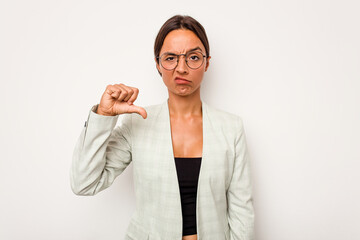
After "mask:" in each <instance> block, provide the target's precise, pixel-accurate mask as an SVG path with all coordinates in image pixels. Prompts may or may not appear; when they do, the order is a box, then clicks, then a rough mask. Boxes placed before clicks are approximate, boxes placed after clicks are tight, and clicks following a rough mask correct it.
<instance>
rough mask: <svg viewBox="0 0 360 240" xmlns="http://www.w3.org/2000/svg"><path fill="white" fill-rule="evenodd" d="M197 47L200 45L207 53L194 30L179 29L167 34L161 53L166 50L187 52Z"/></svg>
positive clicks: (177, 52) (178, 52)
mask: <svg viewBox="0 0 360 240" xmlns="http://www.w3.org/2000/svg"><path fill="white" fill-rule="evenodd" d="M196 47H200V48H201V51H202V52H204V53H205V47H204V45H203V44H202V42H201V40H200V39H199V38H198V36H196V34H195V33H194V32H193V31H190V30H188V29H177V30H173V31H171V32H169V33H168V34H167V35H166V37H165V39H164V43H163V46H162V48H161V51H160V55H161V54H162V53H164V52H172V53H176V54H180V53H185V52H187V51H189V50H190V49H193V48H196Z"/></svg>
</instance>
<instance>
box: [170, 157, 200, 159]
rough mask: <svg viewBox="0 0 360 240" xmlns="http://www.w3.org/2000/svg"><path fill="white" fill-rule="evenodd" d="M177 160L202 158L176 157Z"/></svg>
mask: <svg viewBox="0 0 360 240" xmlns="http://www.w3.org/2000/svg"><path fill="white" fill-rule="evenodd" d="M174 158H175V159H199V158H202V157H174Z"/></svg>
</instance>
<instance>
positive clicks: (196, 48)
mask: <svg viewBox="0 0 360 240" xmlns="http://www.w3.org/2000/svg"><path fill="white" fill-rule="evenodd" d="M195 50H200V52H202V50H201V48H200V47H199V46H198V47H195V48H192V49H190V50H189V51H187V52H186V53H188V52H192V51H195ZM165 53H167V54H173V55H176V54H175V53H173V52H164V53H163V54H165Z"/></svg>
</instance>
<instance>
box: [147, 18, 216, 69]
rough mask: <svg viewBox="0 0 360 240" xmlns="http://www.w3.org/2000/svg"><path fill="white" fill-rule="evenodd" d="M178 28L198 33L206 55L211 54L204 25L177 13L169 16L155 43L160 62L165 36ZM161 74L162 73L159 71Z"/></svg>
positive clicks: (156, 56) (156, 55) (155, 50)
mask: <svg viewBox="0 0 360 240" xmlns="http://www.w3.org/2000/svg"><path fill="white" fill-rule="evenodd" d="M176 29H188V30H190V31H192V32H194V33H195V34H196V36H197V37H198V38H199V39H200V41H201V42H202V44H203V45H204V47H205V51H206V57H209V56H210V46H209V41H208V38H207V36H206V32H205V29H204V27H203V26H202V25H201V24H200V23H199V22H198V21H196V20H195V19H194V18H192V17H190V16H187V15H175V16H173V17H171V18H169V19H168V20H167V21H166V22H165V23H164V24H163V25H162V27H161V28H160V30H159V32H158V34H157V36H156V39H155V45H154V54H155V58H156V61H157V63H159V58H158V57H159V54H160V51H161V48H162V46H163V44H164V40H165V37H166V36H167V35H168V34H169V33H170V32H171V31H173V30H176ZM159 74H160V75H161V73H160V72H159Z"/></svg>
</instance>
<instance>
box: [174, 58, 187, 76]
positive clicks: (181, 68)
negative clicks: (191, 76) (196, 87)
mask: <svg viewBox="0 0 360 240" xmlns="http://www.w3.org/2000/svg"><path fill="white" fill-rule="evenodd" d="M182 57H183V58H182ZM176 71H178V72H180V73H186V72H188V66H187V64H186V59H185V54H183V55H180V56H179V60H178V64H177V66H176Z"/></svg>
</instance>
